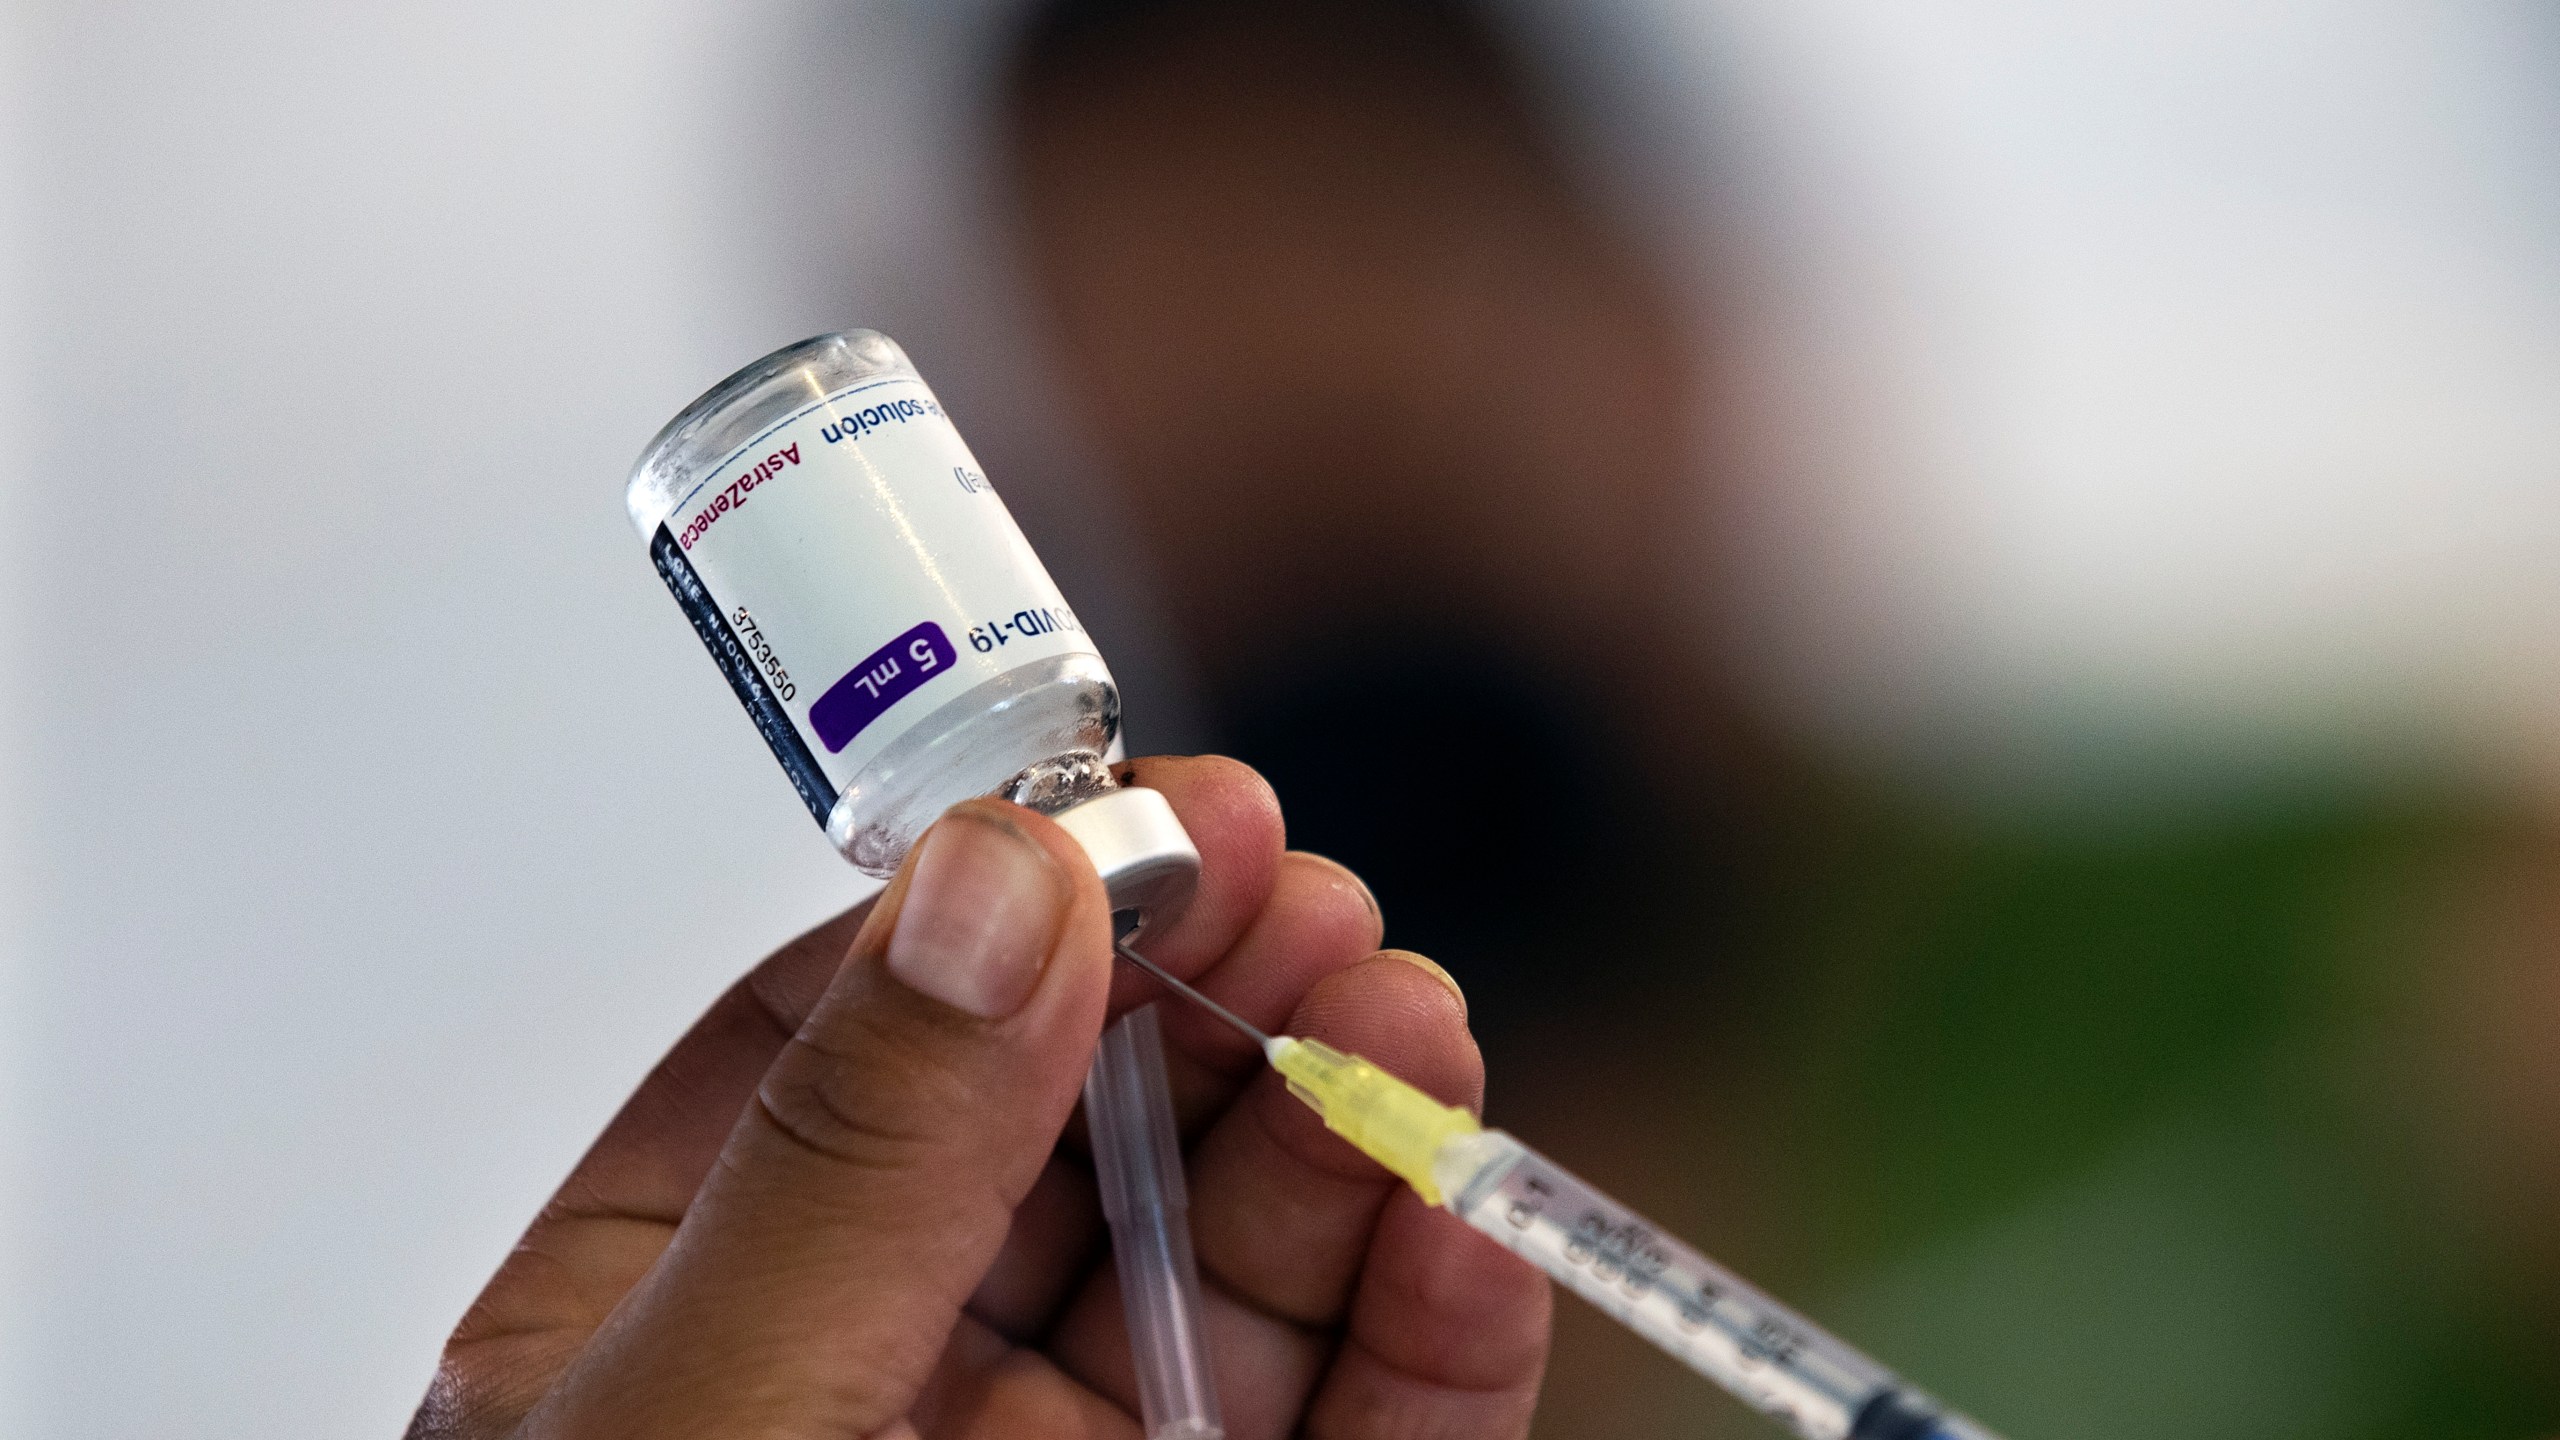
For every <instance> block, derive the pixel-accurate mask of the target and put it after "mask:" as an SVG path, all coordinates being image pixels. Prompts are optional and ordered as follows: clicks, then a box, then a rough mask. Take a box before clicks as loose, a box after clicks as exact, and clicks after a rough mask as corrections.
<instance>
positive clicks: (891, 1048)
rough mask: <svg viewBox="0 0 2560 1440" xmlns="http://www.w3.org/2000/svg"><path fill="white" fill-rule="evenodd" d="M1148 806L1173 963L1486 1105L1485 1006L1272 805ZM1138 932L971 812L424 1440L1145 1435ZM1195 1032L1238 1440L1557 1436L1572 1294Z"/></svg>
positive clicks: (658, 1156) (644, 1168) (717, 1060)
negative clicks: (1126, 1272)
mask: <svg viewBox="0 0 2560 1440" xmlns="http://www.w3.org/2000/svg"><path fill="white" fill-rule="evenodd" d="M1135 769H1136V770H1137V771H1138V772H1139V774H1140V776H1141V777H1142V781H1143V783H1145V784H1147V785H1149V786H1151V787H1153V788H1155V789H1157V790H1160V791H1162V792H1163V793H1164V795H1165V796H1166V798H1167V799H1168V800H1170V801H1171V802H1172V804H1173V807H1174V809H1175V811H1176V812H1177V813H1178V814H1179V815H1180V816H1181V817H1182V821H1183V824H1184V825H1185V826H1186V827H1188V828H1189V829H1190V831H1191V834H1192V836H1193V838H1194V840H1195V841H1196V842H1197V843H1198V845H1199V847H1200V852H1201V857H1202V860H1203V862H1204V863H1203V870H1202V875H1201V883H1200V890H1199V893H1198V895H1197V897H1196V898H1195V899H1194V900H1193V902H1192V904H1191V906H1190V908H1189V909H1188V910H1187V911H1186V912H1185V913H1184V914H1183V916H1182V917H1181V919H1180V920H1179V921H1178V922H1177V923H1175V924H1173V925H1171V926H1169V927H1167V928H1166V929H1164V930H1163V932H1162V933H1160V934H1154V935H1150V936H1149V937H1148V938H1147V939H1146V941H1145V944H1146V947H1147V950H1148V952H1149V958H1151V959H1154V960H1156V961H1157V962H1158V963H1160V964H1162V965H1164V966H1165V967H1166V968H1167V969H1169V970H1171V971H1173V972H1174V973H1176V974H1179V975H1182V976H1184V977H1185V978H1187V979H1191V980H1193V981H1194V982H1195V983H1197V984H1198V985H1199V986H1200V987H1201V988H1202V989H1203V990H1205V991H1206V992H1207V993H1208V994H1209V995H1210V996H1211V997H1212V998H1213V999H1216V1000H1218V1001H1220V1002H1221V1003H1223V1004H1225V1005H1226V1006H1228V1007H1229V1008H1231V1009H1233V1010H1235V1011H1236V1012H1237V1013H1238V1014H1240V1015H1242V1016H1243V1017H1244V1018H1246V1019H1247V1020H1250V1021H1252V1022H1253V1023H1255V1024H1257V1025H1260V1026H1263V1027H1264V1028H1266V1029H1269V1030H1272V1031H1274V1032H1280V1031H1286V1032H1288V1033H1292V1034H1302V1035H1312V1036H1317V1037H1321V1038H1323V1039H1325V1040H1327V1041H1329V1042H1330V1043H1332V1044H1334V1045H1337V1046H1340V1047H1342V1048H1344V1049H1347V1050H1352V1051H1356V1052H1358V1053H1361V1054H1365V1055H1368V1056H1370V1057H1372V1058H1373V1059H1376V1060H1378V1061H1379V1062H1380V1063H1382V1064H1384V1065H1386V1066H1388V1067H1389V1068H1391V1069H1393V1070H1394V1071H1396V1072H1397V1073H1398V1074H1401V1075H1403V1076H1405V1077H1406V1078H1408V1079H1410V1080H1412V1081H1414V1082H1415V1083H1417V1084H1420V1085H1421V1086H1423V1087H1424V1088H1425V1089H1428V1090H1431V1091H1433V1092H1434V1093H1436V1094H1438V1095H1440V1096H1441V1097H1442V1098H1444V1099H1447V1100H1450V1101H1453V1102H1462V1103H1465V1104H1469V1105H1473V1104H1475V1103H1476V1101H1477V1098H1478V1095H1479V1092H1480V1089H1481V1084H1482V1067H1481V1064H1480V1062H1479V1061H1478V1059H1477V1056H1476V1051H1475V1045H1474V1042H1473V1041H1472V1040H1471V1039H1470V1038H1469V1037H1468V1035H1467V1032H1466V1023H1465V1006H1464V1002H1463V1001H1462V1000H1461V999H1460V998H1459V997H1458V995H1457V992H1456V988H1455V987H1454V986H1453V985H1451V984H1449V983H1448V980H1447V977H1446V976H1445V975H1442V974H1440V972H1439V971H1438V970H1437V969H1435V968H1432V967H1430V966H1429V964H1428V962H1425V961H1421V960H1419V958H1418V957H1409V956H1400V955H1397V954H1395V953H1393V952H1388V953H1385V954H1374V953H1372V950H1373V947H1374V946H1375V945H1376V944H1377V942H1378V938H1379V921H1378V916H1377V911H1376V907H1375V905H1374V903H1373V902H1371V901H1370V900H1369V898H1368V892H1367V890H1366V889H1365V888H1363V887H1362V886H1361V884H1360V882H1359V881H1358V880H1357V879H1355V878H1353V877H1352V876H1351V874H1350V873H1349V872H1348V871H1345V870H1343V869H1342V868H1341V867H1339V866H1337V865H1334V864H1332V863H1331V862H1330V861H1326V860H1322V859H1319V858H1317V857H1315V856H1312V855H1303V854H1294V853H1293V854H1284V853H1282V850H1281V825H1280V816H1279V811H1278V807H1277V805H1276V804H1275V803H1274V802H1273V801H1272V799H1271V795H1270V791H1269V790H1268V789H1267V788H1265V787H1264V786H1263V784H1262V783H1261V781H1260V780H1259V779H1258V778H1257V777H1255V776H1254V775H1253V774H1252V772H1251V771H1249V770H1246V769H1245V768H1244V767H1242V766H1239V765H1236V764H1234V763H1233V762H1230V761H1223V760H1208V759H1160V760H1147V761H1142V762H1140V763H1139V765H1138V766H1136V767H1135ZM1107 908H1108V907H1107V905H1106V903H1105V900H1104V898H1103V893H1102V887H1101V884H1100V882H1099V881H1097V880H1096V879H1095V878H1094V874H1093V869H1092V867H1091V865H1090V864H1089V863H1087V861H1086V860H1085V858H1084V855H1083V853H1082V852H1081V851H1080V850H1078V849H1077V847H1076V845H1075V842H1073V841H1072V840H1070V839H1068V838H1067V836H1066V834H1065V832H1063V831H1061V830H1060V829H1059V828H1058V827H1057V826H1056V825H1054V824H1052V823H1051V822H1050V821H1048V820H1047V819H1044V818H1043V817H1041V816H1039V815H1036V814H1033V813H1032V812H1030V811H1027V810H1022V809H1018V808H1016V807H1013V806H1010V805H1005V804H1001V803H999V802H995V801H973V802H971V803H969V804H966V805H962V806H959V807H957V808H955V809H954V810H953V811H952V812H951V813H950V814H949V815H948V816H946V817H944V818H943V820H942V821H941V822H940V823H939V824H937V825H935V826H934V828H933V830H932V831H931V832H929V833H928V834H927V836H926V837H925V839H924V841H923V843H922V844H920V845H919V846H918V847H917V849H916V853H915V854H914V855H913V856H912V857H910V859H909V861H908V864H907V866H906V868H905V869H904V870H902V871H901V872H900V873H899V875H898V877H897V878H896V879H895V880H893V881H892V882H891V883H890V885H889V888H888V889H887V890H886V891H884V892H883V893H882V894H881V895H880V897H879V899H878V901H877V902H876V904H874V905H870V906H866V907H862V908H860V909H856V910H854V911H852V912H849V913H847V914H845V915H842V916H839V917H837V918H836V919H834V920H831V921H829V922H827V923H826V924H824V925H821V926H819V927H818V928H817V929H815V930H813V931H811V932H809V933H808V934H807V935H804V936H802V937H801V938H800V939H798V940H796V941H794V942H792V943H791V944H790V945H788V946H786V947H784V948H783V949H782V950H781V951H780V952H779V953H777V954H776V955H774V956H773V957H772V958H771V959H769V960H767V961H765V962H764V963H763V964H762V965H760V966H758V967H756V969H755V970H754V971H753V972H752V973H750V974H749V975H748V976H747V977H746V978H745V979H744V980H742V981H740V982H739V983H738V984H737V985H736V986H735V987H733V988H732V989H731V990H730V991H729V992H728V993H727V994H726V995H724V996H722V997H721V999H720V1000H719V1002H718V1003H717V1004H715V1005H713V1006H712V1008H711V1010H710V1012H709V1013H708V1014H706V1015H705V1016H704V1017H703V1018H702V1020H701V1021H700V1022H699V1023H698V1024H696V1025H695V1026H694V1027H693V1029H692V1031H691V1032H690V1033H688V1034H687V1035H686V1036H685V1037H684V1039H683V1040H681V1041H679V1042H678V1043H677V1045H676V1047H675V1049H674V1050H673V1051H672V1052H671V1053H670V1054H669V1055H668V1056H667V1057H666V1059H665V1060H664V1061H662V1062H661V1063H660V1064H659V1066H658V1068H657V1069H656V1071H654V1072H653V1073H652V1074H651V1075H650V1076H649V1078H648V1079H647V1080H646V1081H645V1082H643V1083H642V1085H641V1087H640V1089H639V1092H638V1093H637V1094H635V1095H633V1096H632V1098H631V1100H630V1102H629V1103H628V1104H626V1105H625V1106H624V1107H623V1109H622V1112H621V1114H619V1115H617V1116H616V1117H615V1118H614V1120H613V1123H612V1124H610V1125H609V1126H607V1127H606V1129H605V1132H604V1134H603V1136H602V1137H601V1138H600V1139H598V1140H597V1142H596V1144H595V1148H594V1149H593V1150H591V1151H589V1152H588V1154H587V1156H586V1158H585V1159H584V1160H582V1161H580V1162H579V1165H578V1167H577V1170H576V1171H575V1173H573V1174H572V1175H570V1177H569V1179H568V1182H567V1183H566V1184H564V1185H563V1186H562V1187H561V1188H560V1191H559V1193H558V1195H556V1196H555V1197H554V1198H553V1199H552V1201H551V1203H550V1204H548V1205H546V1206H545V1207H544V1208H543V1211H542V1213H541V1215H539V1216H538V1217H536V1218H535V1220H534V1222H533V1226H532V1228H531V1229H530V1230H528V1231H527V1232H526V1234H525V1237H524V1239H523V1241H522V1242H521V1243H519V1244H518V1245H517V1247H516V1250H515V1252H514V1254H512V1255H511V1256H509V1257H508V1259H507V1261H506V1263H505V1264H504V1265H503V1266H501V1267H500V1268H499V1271H498V1274H497V1276H496V1277H495V1278H494V1279H492V1280H491V1281H490V1282H489V1286H488V1288H487V1289H486V1290H485V1291H484V1292H483V1293H482V1294H481V1296H480V1299H479V1301H478V1302H477V1303H476V1304H474V1305H473V1306H472V1308H471V1311H470V1313H469V1314H467V1315H466V1316H464V1317H463V1321H462V1324H461V1326H460V1328H458V1329H457V1330H456V1331H455V1332H454V1335H453V1339H452V1341H451V1342H450V1343H449V1344H448V1345H447V1347H446V1349H445V1354H444V1361H443V1364H442V1366H441V1367H440V1368H439V1370H438V1371H437V1375H436V1379H435V1383H434V1385H433V1386H432V1387H431V1388H430V1389H429V1391H428V1394H427V1399H426V1403H425V1404H424V1405H423V1406H422V1407H421V1408H420V1409H419V1412H418V1416H417V1419H416V1420H415V1421H414V1422H413V1423H412V1425H411V1427H410V1435H411V1437H412V1440H497V1437H511V1440H535V1437H542V1440H550V1437H567V1436H598V1437H605V1436H610V1437H614V1440H634V1437H651V1436H675V1435H683V1436H707V1435H724V1436H726V1435H737V1436H748V1435H752V1436H758V1437H775V1436H788V1437H808V1440H817V1437H852V1436H873V1435H885V1436H894V1437H907V1440H912V1437H917V1436H935V1437H939V1436H946V1435H949V1436H975V1437H989V1440H994V1437H1010V1436H1043V1437H1047V1436H1095V1437H1102V1436H1110V1437H1119V1436H1135V1435H1137V1434H1138V1433H1139V1427H1138V1423H1137V1420H1136V1418H1135V1416H1136V1412H1137V1396H1136V1392H1135V1389H1134V1387H1133V1385H1132V1382H1131V1379H1130V1367H1129V1359H1128V1349H1127V1340H1126V1336H1125V1334H1124V1332H1123V1329H1122V1325H1121V1318H1120V1302H1119V1293H1118V1287H1117V1283H1116V1280H1115V1278H1114V1276H1113V1273H1112V1267H1111V1265H1110V1262H1109V1257H1108V1252H1107V1248H1106V1240H1107V1237H1106V1232H1105V1230H1104V1228H1103V1225H1102V1220H1101V1214H1100V1205H1099V1203H1098V1202H1097V1200H1096V1198H1095V1195H1094V1184H1093V1176H1092V1172H1091V1169H1090V1167H1089V1165H1088V1163H1087V1162H1086V1160H1085V1159H1084V1158H1083V1155H1082V1152H1081V1150H1080V1149H1079V1148H1078V1147H1079V1144H1080V1136H1073V1135H1066V1132H1067V1127H1068V1120H1069V1118H1070V1116H1071V1115H1072V1113H1073V1111H1074V1109H1075V1103H1076V1097H1077V1094H1078V1091H1079V1088H1080V1087H1081V1085H1082V1083H1083V1080H1084V1073H1085V1067H1086V1063H1087V1061H1088V1060H1089V1058H1090V1056H1091V1054H1092V1050H1093V1045H1094V1039H1095V1036H1096V1035H1097V1034H1098V1033H1099V1031H1100V1028H1101V1026H1102V1024H1103V1020H1104V1016H1105V1014H1106V1012H1107V1011H1110V1010H1113V1009H1117V1008H1124V1007H1126V1006H1128V1005H1133V1004H1137V1003H1141V1002H1143V1001H1145V1000H1147V999H1150V998H1156V997H1155V995H1154V993H1153V982H1151V981H1148V980H1146V979H1145V977H1143V976H1140V975H1137V974H1134V973H1127V971H1126V967H1122V969H1123V972H1124V973H1123V974H1122V975H1121V976H1119V977H1118V980H1117V985H1116V988H1115V977H1114V973H1113V964H1112V960H1111V954H1110V935H1109V916H1108V913H1107ZM1163 1018H1164V1030H1165V1044H1166V1049H1167V1059H1168V1064H1169V1067H1170V1074H1171V1078H1172V1083H1173V1090H1174V1095H1175V1105H1176V1109H1177V1111H1178V1112H1179V1115H1180V1118H1181V1120H1182V1123H1183V1129H1184V1133H1185V1136H1186V1139H1187V1144H1188V1146H1189V1153H1190V1174H1191V1197H1192V1209H1191V1223H1192V1231H1193V1238H1194V1243H1195V1246H1196V1248H1197V1250H1198V1254H1199V1261H1200V1270H1201V1278H1202V1283H1203V1285H1204V1288H1205V1290H1206V1301H1205V1303H1206V1307H1207V1318H1206V1329H1207V1333H1208V1338H1209V1342H1210V1346H1211V1348H1212V1353H1213V1356H1214V1359H1215V1364H1216V1367H1217V1378H1218V1385H1219V1389H1220V1392H1221V1398H1222V1399H1223V1401H1224V1405H1225V1409H1226V1420H1227V1433H1228V1434H1229V1435H1231V1436H1234V1437H1237V1440H1256V1437H1264V1436H1280V1435H1285V1434H1294V1433H1297V1432H1299V1431H1301V1430H1303V1431H1304V1432H1306V1433H1308V1434H1310V1435H1316V1436H1364V1435H1380V1436H1387V1435H1392V1436H1397V1437H1427V1436H1451V1437H1460V1436H1463V1437H1468V1440H1480V1437H1498V1436H1517V1435H1522V1434H1525V1433H1526V1432H1527V1429H1528V1424H1529V1413H1530V1410H1531V1408H1532V1407H1533V1405H1534V1404H1535V1402H1536V1398H1537V1389H1538V1379H1539V1374H1540V1371H1541V1369H1542V1368H1543V1366H1544V1364H1545V1360H1546V1346H1547V1315H1548V1296H1547V1288H1546V1282H1545V1280H1544V1279H1543V1278H1542V1277H1540V1276H1538V1275H1537V1274H1536V1273H1535V1272H1533V1271H1531V1270H1530V1269H1528V1268H1527V1267H1526V1266H1523V1265H1521V1264H1520V1263H1519V1262H1518V1261H1516V1260H1514V1259H1513V1258H1512V1257H1510V1256H1508V1255H1506V1254H1504V1253H1502V1251H1501V1250H1499V1249H1498V1248H1496V1247H1495V1246H1494V1245H1493V1244H1492V1243H1491V1242H1490V1241H1488V1240H1485V1239H1484V1238H1482V1237H1481V1236H1478V1235H1476V1234H1475V1233H1474V1232H1472V1231H1470V1230H1468V1229H1467V1228H1466V1227H1465V1226H1463V1225H1461V1224H1459V1223H1458V1222H1457V1221H1456V1220H1455V1219H1454V1218H1453V1217H1451V1216H1448V1215H1445V1214H1442V1213H1439V1212H1437V1211H1434V1210H1431V1209H1429V1208H1428V1207H1426V1206H1424V1205H1423V1204H1422V1202H1421V1201H1420V1200H1419V1199H1418V1198H1416V1197H1415V1196H1414V1194H1413V1193H1412V1192H1411V1191H1410V1190H1407V1189H1405V1188H1404V1187H1403V1186H1401V1185H1399V1184H1397V1183H1396V1182H1395V1181H1394V1180H1392V1179H1391V1178H1390V1177H1388V1176H1387V1175H1386V1173H1385V1172H1384V1171H1381V1170H1379V1169H1378V1168H1377V1167H1376V1166H1375V1165H1373V1164H1371V1163H1370V1162H1369V1161H1368V1160H1366V1159H1365V1158H1363V1157H1362V1156H1360V1155H1359V1154H1358V1153H1357V1152H1355V1151H1353V1150H1351V1149H1350V1148H1349V1147H1347V1146H1345V1145H1344V1144H1342V1143H1341V1142H1340V1141H1339V1140H1337V1139H1336V1138H1334V1137H1333V1136H1332V1135H1330V1134H1328V1133H1326V1132H1325V1130H1324V1129H1323V1128H1322V1127H1321V1126H1320V1125H1319V1124H1317V1123H1316V1121H1315V1119H1314V1117H1313V1116H1312V1115H1311V1114H1309V1113H1308V1112H1307V1111H1306V1110H1305V1109H1304V1107H1302V1106H1300V1105H1299V1104H1298V1103H1297V1102H1296V1101H1294V1100H1292V1099H1290V1098H1289V1097H1288V1095H1287V1094H1286V1092H1285V1091H1284V1090H1283V1089H1282V1087H1281V1086H1280V1085H1279V1084H1278V1083H1277V1077H1275V1076H1272V1075H1269V1074H1267V1073H1263V1067H1262V1064H1261V1060H1260V1056H1259V1055H1258V1054H1257V1053H1256V1052H1255V1051H1254V1050H1253V1047H1252V1046H1251V1044H1250V1043H1249V1042H1247V1041H1246V1040H1244V1039H1243V1038H1242V1037H1241V1036H1238V1035H1236V1034H1235V1033H1234V1032H1232V1031H1230V1030H1228V1029H1226V1028H1225V1027H1223V1026H1221V1025H1219V1024H1218V1023H1217V1022H1216V1021H1214V1020H1212V1019H1211V1018H1209V1017H1207V1016H1205V1015H1201V1014H1198V1013H1196V1012H1195V1011H1194V1010H1193V1009H1191V1008H1190V1007H1188V1006H1186V1005H1184V1004H1183V1003H1182V1002H1180V1001H1176V1000H1169V1001H1168V1003H1167V1004H1166V1005H1165V1007H1164V1011H1163ZM1062 1136H1064V1137H1065V1138H1062Z"/></svg>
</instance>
